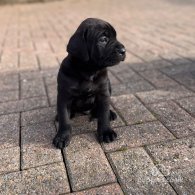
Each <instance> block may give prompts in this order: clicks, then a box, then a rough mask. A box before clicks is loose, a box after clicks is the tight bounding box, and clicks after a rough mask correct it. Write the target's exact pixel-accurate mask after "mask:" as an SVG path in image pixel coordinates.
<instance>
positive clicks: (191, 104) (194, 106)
mask: <svg viewBox="0 0 195 195" xmlns="http://www.w3.org/2000/svg"><path fill="white" fill-rule="evenodd" d="M177 102H178V103H179V105H180V106H181V107H183V108H184V109H185V110H187V112H189V113H190V114H192V116H194V117H195V97H188V98H183V99H180V100H177Z"/></svg>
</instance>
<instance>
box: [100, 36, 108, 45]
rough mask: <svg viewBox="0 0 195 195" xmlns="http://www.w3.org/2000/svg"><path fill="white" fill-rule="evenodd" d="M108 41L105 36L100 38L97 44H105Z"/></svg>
mask: <svg viewBox="0 0 195 195" xmlns="http://www.w3.org/2000/svg"><path fill="white" fill-rule="evenodd" d="M108 41H109V38H108V37H106V36H102V37H100V38H99V40H98V42H99V43H101V44H107V43H108Z"/></svg>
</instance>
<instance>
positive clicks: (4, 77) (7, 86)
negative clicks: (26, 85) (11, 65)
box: [0, 73, 19, 91]
mask: <svg viewBox="0 0 195 195" xmlns="http://www.w3.org/2000/svg"><path fill="white" fill-rule="evenodd" d="M0 86H1V88H0V91H5V90H16V89H19V78H18V74H9V73H7V74H6V73H1V74H0Z"/></svg>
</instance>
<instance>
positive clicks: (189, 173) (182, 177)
mask: <svg viewBox="0 0 195 195" xmlns="http://www.w3.org/2000/svg"><path fill="white" fill-rule="evenodd" d="M194 178H195V169H194V168H193V167H189V168H187V169H182V170H176V171H173V172H172V173H171V174H170V176H169V177H168V180H169V181H170V183H171V185H172V186H173V187H174V189H175V190H176V191H177V193H178V194H179V195H183V194H189V195H190V194H194V191H195V179H194Z"/></svg>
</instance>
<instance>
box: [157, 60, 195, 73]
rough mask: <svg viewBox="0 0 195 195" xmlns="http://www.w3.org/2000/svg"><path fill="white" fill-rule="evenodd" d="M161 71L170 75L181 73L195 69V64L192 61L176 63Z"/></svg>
mask: <svg viewBox="0 0 195 195" xmlns="http://www.w3.org/2000/svg"><path fill="white" fill-rule="evenodd" d="M160 71H162V72H164V73H165V74H167V75H169V76H174V75H178V74H181V73H183V74H184V73H188V72H192V71H195V66H194V64H192V63H188V64H181V65H175V66H172V67H166V68H161V69H160Z"/></svg>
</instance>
